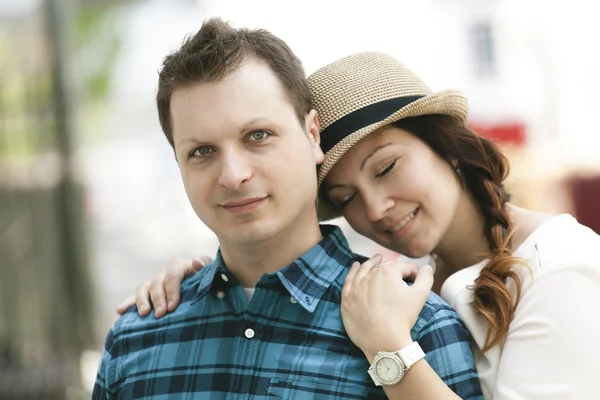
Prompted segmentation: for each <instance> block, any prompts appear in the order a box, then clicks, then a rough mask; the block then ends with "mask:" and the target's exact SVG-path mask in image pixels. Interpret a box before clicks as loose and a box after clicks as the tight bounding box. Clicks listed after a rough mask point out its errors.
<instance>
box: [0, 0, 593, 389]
mask: <svg viewBox="0 0 600 400" xmlns="http://www.w3.org/2000/svg"><path fill="white" fill-rule="evenodd" d="M594 10H595V8H594V2H593V1H591V0H590V1H585V0H571V1H568V2H565V1H542V0H539V1H537V0H419V1H416V0H413V1H404V0H395V1H392V0H386V1H383V0H369V1H368V2H367V1H361V2H353V3H352V5H350V2H347V1H342V0H304V1H302V2H293V3H291V2H284V1H276V0H252V1H249V0H239V1H229V0H128V1H126V0H119V1H117V0H0V399H42V398H48V399H78V398H89V395H90V390H91V388H92V386H93V382H94V377H95V373H96V368H97V366H98V362H99V355H100V351H101V348H102V344H103V341H104V337H105V334H106V332H107V331H108V329H109V328H110V326H111V325H112V323H113V322H114V321H115V320H116V318H117V315H116V313H115V308H116V306H117V305H118V304H119V303H120V302H121V301H122V300H123V299H124V298H126V297H128V296H129V295H130V294H132V293H133V291H134V289H135V288H136V286H137V284H138V283H140V282H142V281H143V280H146V279H148V278H149V277H151V276H153V275H154V274H155V273H156V271H157V270H158V269H159V268H160V267H162V266H164V265H166V264H167V263H168V262H169V260H170V259H171V258H172V257H175V256H178V257H192V256H196V255H213V254H214V252H215V251H216V249H217V242H216V239H215V238H214V237H213V235H212V234H211V233H210V231H208V230H207V228H206V227H205V226H204V225H203V224H202V223H201V222H200V221H199V220H198V219H197V217H196V216H195V214H194V212H193V211H192V209H191V207H190V205H189V203H188V201H187V198H186V196H185V192H184V190H183V186H182V184H181V182H180V178H179V172H178V169H177V165H176V163H175V160H174V157H173V154H172V151H171V149H170V147H169V145H168V143H167V141H166V140H165V139H164V135H163V133H162V132H161V130H160V126H159V124H158V119H157V117H156V110H155V106H154V95H155V91H156V85H157V70H158V69H159V67H160V65H161V62H162V58H163V57H164V56H165V55H166V54H167V53H168V52H170V51H172V50H174V49H176V48H177V47H178V46H179V45H180V44H181V42H182V39H183V38H184V36H185V35H186V34H188V33H192V32H194V31H196V30H197V29H199V27H200V25H201V23H202V21H203V20H204V19H205V18H208V17H210V16H221V17H223V18H224V19H227V20H230V21H231V22H232V23H233V24H234V25H236V26H247V27H262V28H267V29H269V30H271V31H272V32H273V33H275V34H276V35H278V36H280V37H281V38H282V39H284V40H286V41H287V42H288V43H289V44H290V46H291V47H292V49H293V50H294V51H295V52H296V54H297V55H298V56H299V57H300V58H301V59H302V60H303V61H304V63H305V68H306V70H307V73H311V72H313V71H314V70H315V69H317V68H319V67H320V66H322V65H324V64H326V63H328V62H331V61H334V60H335V59H337V58H340V57H343V56H346V55H349V54H351V53H353V52H357V51H364V50H379V51H384V52H388V53H391V54H393V55H395V56H396V57H397V58H398V59H399V60H401V61H402V62H403V63H404V64H406V65H407V66H408V67H409V68H411V69H412V70H413V71H415V72H416V73H417V74H418V75H419V76H421V77H422V78H423V80H424V81H425V82H427V83H428V84H429V85H430V86H431V88H432V89H433V90H435V91H437V90H443V89H447V88H460V89H462V90H463V91H464V92H466V94H467V96H468V97H469V99H470V103H471V124H472V125H473V126H474V127H476V128H477V129H479V130H480V132H481V133H482V134H484V135H487V136H490V137H492V138H494V139H495V140H497V141H499V142H500V143H501V144H502V145H503V146H504V147H505V149H506V151H507V153H508V154H509V156H510V159H511V162H512V172H511V176H510V182H509V186H510V188H511V190H512V191H513V193H514V195H515V203H517V204H519V205H522V206H525V207H530V208H532V209H536V210H540V211H546V212H551V213H562V212H568V213H572V214H573V215H575V216H576V217H577V218H578V219H579V220H580V222H582V223H584V224H586V225H588V226H590V227H591V228H592V229H594V230H596V232H599V233H600V211H599V210H600V208H599V204H600V132H599V130H598V127H597V124H596V118H597V115H598V111H597V110H598V108H599V107H600V100H599V97H598V93H600V73H599V71H600V52H598V51H597V50H594V49H595V48H596V49H597V46H598V42H599V39H600V24H598V23H597V12H595V11H594ZM336 222H337V223H338V224H340V225H341V226H342V228H343V229H344V230H345V232H346V233H347V234H348V236H349V238H350V241H351V243H352V245H353V247H354V248H355V250H356V251H357V252H361V253H364V254H368V255H369V254H373V253H374V252H376V251H381V249H379V248H378V247H377V246H376V245H374V244H373V243H371V242H369V241H368V240H366V239H364V238H359V237H358V236H357V235H356V234H355V233H354V232H352V230H351V229H350V228H348V227H347V226H346V225H345V224H344V222H343V221H336Z"/></svg>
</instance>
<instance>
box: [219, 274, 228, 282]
mask: <svg viewBox="0 0 600 400" xmlns="http://www.w3.org/2000/svg"><path fill="white" fill-rule="evenodd" d="M221 279H223V280H224V281H225V282H229V278H228V277H227V275H225V274H221Z"/></svg>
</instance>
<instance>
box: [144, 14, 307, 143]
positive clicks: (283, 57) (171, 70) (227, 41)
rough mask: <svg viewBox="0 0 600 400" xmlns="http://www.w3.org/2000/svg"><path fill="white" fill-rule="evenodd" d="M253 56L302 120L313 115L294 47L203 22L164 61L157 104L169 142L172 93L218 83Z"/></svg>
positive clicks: (259, 33) (214, 22)
mask: <svg viewBox="0 0 600 400" xmlns="http://www.w3.org/2000/svg"><path fill="white" fill-rule="evenodd" d="M248 57H256V58H258V59H260V60H263V61H265V62H266V63H267V64H268V65H269V66H270V67H271V69H272V70H273V72H274V73H275V75H276V76H277V79H278V80H279V82H280V83H281V85H282V88H283V91H284V93H285V95H286V97H287V98H288V100H289V102H290V104H291V105H292V106H293V107H294V109H295V111H296V115H297V116H298V119H299V120H300V121H301V123H303V121H304V117H305V116H306V115H307V114H308V113H309V112H310V109H311V106H310V91H309V89H308V84H307V82H306V76H305V74H304V69H303V68H302V63H301V62H300V60H299V59H298V57H296V55H295V54H294V53H292V50H290V48H289V46H288V45H287V44H286V43H285V42H284V41H283V40H281V39H279V38H278V37H276V36H275V35H273V34H272V33H270V32H269V31H266V30H264V29H254V30H251V29H245V28H244V29H235V28H233V27H232V26H231V25H229V23H227V22H224V21H223V20H221V19H220V18H211V19H209V20H207V21H205V22H204V23H203V24H202V27H201V28H200V30H199V31H198V33H196V34H195V35H194V36H192V37H189V38H187V39H186V40H185V41H184V43H183V45H182V46H181V48H180V49H179V50H178V51H176V52H174V53H172V54H170V55H168V56H167V57H165V59H164V61H163V65H162V69H161V71H160V73H159V78H158V93H157V94H156V105H157V107H158V118H159V120H160V125H161V127H162V129H163V132H164V133H165V136H166V137H167V140H168V141H169V143H170V144H171V146H173V147H174V143H173V122H172V120H171V108H170V107H171V95H172V94H173V92H174V91H175V90H177V89H180V88H184V87H188V86H191V85H195V84H199V83H204V82H215V81H219V80H221V79H223V78H224V77H226V76H227V75H229V74H231V73H232V72H234V71H235V70H236V69H237V68H239V67H240V66H241V65H242V63H243V62H244V60H246V59H247V58H248Z"/></svg>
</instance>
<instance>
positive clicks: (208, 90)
mask: <svg viewBox="0 0 600 400" xmlns="http://www.w3.org/2000/svg"><path fill="white" fill-rule="evenodd" d="M157 106H158V113H159V118H160V122H161V125H162V128H163V131H164V133H165V135H166V137H167V139H168V140H169V143H170V144H171V146H172V147H173V149H174V152H175V155H176V159H177V162H178V165H179V167H180V170H181V176H182V179H183V182H184V186H185V189H186V192H187V195H188V197H189V199H190V202H191V204H192V206H193V208H194V210H195V212H196V213H197V215H198V216H199V218H200V219H201V220H202V221H203V222H204V223H205V224H206V225H207V226H208V227H209V228H210V229H211V230H212V231H213V232H215V234H216V235H217V237H218V239H219V245H220V246H219V251H218V253H217V255H216V258H215V260H214V262H210V263H208V262H206V259H205V261H204V262H203V261H202V260H190V261H185V260H174V262H172V263H171V265H170V266H169V267H167V269H166V270H165V271H163V272H162V273H161V274H159V275H158V276H157V277H156V278H155V279H154V280H153V281H152V283H146V284H143V285H141V286H140V287H139V288H138V291H137V296H136V300H137V305H138V308H137V309H136V308H135V307H129V308H128V306H129V305H133V301H129V302H127V303H126V305H125V306H124V307H123V308H122V309H121V310H120V311H121V312H122V313H123V316H122V317H121V318H120V319H119V320H118V321H117V322H116V324H115V325H114V326H113V328H112V329H111V331H110V332H109V334H108V335H107V339H106V343H105V349H104V353H103V358H102V362H101V365H100V367H99V371H98V377H97V381H96V386H95V389H94V395H93V396H94V398H98V399H100V398H165V399H166V398H200V399H205V398H228V399H237V398H249V399H262V398H265V399H267V398H281V399H313V398H315V399H319V398H323V399H363V398H364V399H377V398H381V399H383V398H386V397H387V398H389V399H440V398H456V399H458V398H463V399H477V398H482V392H483V398H485V399H511V400H512V399H544V400H546V399H561V400H562V399H588V398H593V397H594V396H595V392H596V389H595V384H594V383H595V379H596V377H595V375H596V374H595V371H596V366H595V361H596V360H597V359H598V358H599V357H600V346H598V345H597V344H596V337H597V336H598V334H599V333H600V313H596V312H594V311H593V307H594V306H595V305H597V304H600V260H599V259H598V257H597V255H596V253H597V249H598V248H600V237H599V236H598V235H596V234H595V233H593V232H592V231H591V230H590V229H588V228H586V227H584V226H582V225H580V224H578V223H577V221H576V220H575V219H574V218H572V217H571V216H569V215H560V216H550V215H545V214H540V213H536V212H533V211H529V210H525V209H521V208H518V207H516V206H514V205H512V204H511V203H510V202H509V200H510V195H509V193H508V192H507V191H506V188H505V187H504V185H503V182H504V179H505V178H506V176H507V174H508V163H507V160H506V158H505V157H504V156H503V155H502V154H501V152H500V151H499V149H498V148H497V147H496V146H495V145H494V144H493V143H491V142H490V141H488V140H486V139H484V138H481V137H479V136H478V135H477V134H476V133H475V132H473V131H471V130H470V129H469V128H468V127H467V126H466V121H467V114H468V107H467V101H466V99H465V98H464V97H463V96H462V95H461V94H460V93H458V92H455V91H451V90H449V91H444V92H440V93H435V94H434V93H432V92H431V91H430V90H429V89H428V88H427V87H426V86H425V85H424V84H423V82H421V81H420V80H419V78H417V77H416V76H415V75H414V74H413V73H412V72H411V71H409V70H407V69H406V68H405V67H404V66H403V65H402V64H400V63H399V62H397V61H396V60H395V59H393V58H392V57H390V56H387V55H385V54H380V53H360V54H355V55H351V56H349V57H346V58H343V59H341V60H338V61H336V62H334V63H332V64H330V65H327V66H325V67H324V68H322V69H320V70H318V71H317V72H315V73H314V74H312V75H311V76H310V77H309V78H308V81H307V80H306V79H305V78H304V71H303V69H302V67H301V64H300V61H299V60H298V59H297V58H296V57H295V55H294V54H293V53H292V52H291V51H290V49H289V48H288V47H287V45H286V44H285V43H284V42H283V41H281V40H280V39H278V38H277V37H275V36H273V35H272V34H270V33H269V32H267V31H264V30H247V29H234V28H232V27H230V26H229V25H228V24H226V23H224V22H222V21H220V20H218V19H213V20H209V21H207V22H205V23H204V24H203V26H202V28H201V29H200V31H199V32H198V33H197V34H196V35H195V36H193V37H191V38H190V39H188V40H187V41H186V42H185V43H184V45H183V46H182V47H181V48H180V49H179V50H178V51H176V52H175V53H173V54H171V55H169V56H167V57H166V58H165V60H164V64H163V67H162V69H161V72H160V75H159V89H158V94H157ZM315 166H317V173H316V174H315ZM315 201H316V207H315ZM339 215H343V216H344V217H345V218H346V219H347V220H348V222H349V223H350V225H351V226H352V227H353V228H354V229H355V230H356V231H357V232H359V233H360V234H362V235H364V236H366V237H368V238H370V239H372V240H374V241H376V242H377V243H379V244H381V245H382V246H385V247H387V248H389V249H391V250H393V251H395V252H398V253H401V254H405V255H407V256H409V257H413V258H419V257H422V256H425V255H427V254H435V255H436V256H437V258H438V259H439V260H441V261H443V262H442V263H440V265H439V266H438V268H437V269H436V271H435V279H436V280H438V281H439V280H443V281H444V283H443V286H442V289H441V296H442V297H443V299H444V300H445V301H444V300H442V299H440V298H439V297H438V296H437V295H435V294H433V293H431V291H430V289H431V286H432V283H433V278H434V276H433V271H432V269H431V268H430V267H429V266H425V267H422V268H420V269H417V267H414V266H412V265H410V264H406V263H399V262H395V261H384V260H382V259H381V257H380V256H375V257H373V258H371V259H369V260H367V259H366V258H365V257H362V256H359V255H356V254H354V253H352V251H351V249H350V248H349V247H348V244H347V242H346V240H345V238H344V236H343V234H342V233H341V231H340V230H339V228H337V227H334V226H329V225H319V221H325V220H328V219H331V218H334V217H337V216H339ZM184 277H187V279H185V281H183V283H182V280H183V278H184ZM407 281H409V282H410V281H414V283H413V284H410V283H409V284H407V283H406V282H407ZM180 284H182V286H181V287H180ZM180 291H181V292H180ZM149 297H150V298H151V300H152V303H153V305H154V313H152V314H151V315H147V314H149V313H150V311H151V309H150V306H149V302H148V298H149ZM446 302H447V303H446ZM448 303H449V304H450V305H451V306H452V307H453V308H451V307H450V306H449V305H448ZM588 309H590V310H591V311H590V310H588ZM167 310H168V312H167ZM138 313H139V314H142V315H143V316H140V315H138ZM459 316H460V317H459ZM463 321H464V323H463ZM472 349H473V351H474V353H475V356H473V352H472ZM475 366H476V370H475ZM480 382H481V385H480Z"/></svg>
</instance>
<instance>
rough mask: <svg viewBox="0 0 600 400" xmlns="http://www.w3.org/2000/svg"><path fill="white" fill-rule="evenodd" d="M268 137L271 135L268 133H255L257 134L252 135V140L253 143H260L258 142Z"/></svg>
mask: <svg viewBox="0 0 600 400" xmlns="http://www.w3.org/2000/svg"><path fill="white" fill-rule="evenodd" d="M268 135H269V134H268V133H267V132H265V131H255V132H252V133H251V134H250V139H252V140H253V141H256V142H258V141H261V140H263V139H264V138H266V137H267V136H268Z"/></svg>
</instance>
